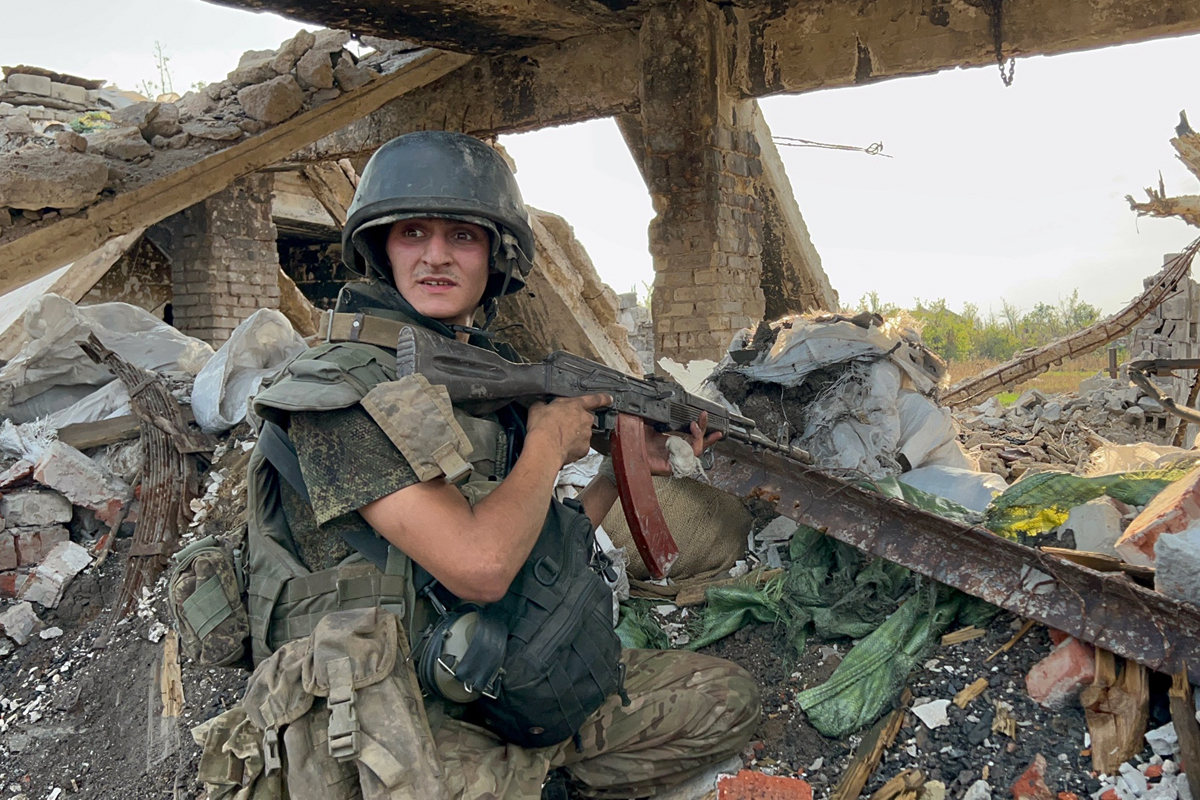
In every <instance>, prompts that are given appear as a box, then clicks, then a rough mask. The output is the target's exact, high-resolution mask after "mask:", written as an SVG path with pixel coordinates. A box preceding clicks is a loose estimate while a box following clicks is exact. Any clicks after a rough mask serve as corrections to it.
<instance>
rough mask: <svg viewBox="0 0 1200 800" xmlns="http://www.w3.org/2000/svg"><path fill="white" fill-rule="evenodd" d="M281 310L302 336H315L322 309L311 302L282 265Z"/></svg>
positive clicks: (280, 278) (280, 270) (280, 279)
mask: <svg viewBox="0 0 1200 800" xmlns="http://www.w3.org/2000/svg"><path fill="white" fill-rule="evenodd" d="M279 311H280V313H281V314H283V315H284V316H285V317H287V320H288V322H290V323H292V327H293V328H295V329H296V333H298V334H300V335H301V336H304V337H308V336H315V335H316V333H317V330H318V329H319V328H320V320H321V312H320V310H319V309H318V308H317V307H316V306H314V305H313V304H312V303H311V302H309V300H308V298H307V297H305V296H304V293H303V292H301V291H300V287H299V286H297V285H296V282H295V281H294V280H292V278H291V276H289V275H288V274H287V273H286V272H284V271H283V268H282V267H281V268H280V269H279Z"/></svg>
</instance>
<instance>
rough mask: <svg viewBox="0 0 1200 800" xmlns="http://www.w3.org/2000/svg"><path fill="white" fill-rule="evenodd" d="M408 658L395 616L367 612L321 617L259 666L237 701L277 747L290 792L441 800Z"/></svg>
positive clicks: (334, 799)
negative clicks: (310, 629)
mask: <svg viewBox="0 0 1200 800" xmlns="http://www.w3.org/2000/svg"><path fill="white" fill-rule="evenodd" d="M408 659H409V652H408V640H407V637H406V636H405V635H404V632H403V630H402V628H401V626H400V624H399V620H398V619H397V618H396V616H395V615H394V614H389V613H388V612H386V611H383V610H382V609H379V608H367V609H356V610H352V611H334V612H332V613H330V614H327V615H325V616H324V617H323V618H322V619H321V621H320V622H318V623H317V626H316V628H315V629H314V630H313V632H312V634H311V635H310V636H308V637H307V638H304V639H297V640H295V641H293V642H289V643H288V644H285V645H284V646H283V647H281V648H279V649H278V650H277V651H275V653H274V654H272V655H271V657H270V658H268V659H267V660H266V661H264V662H262V663H261V664H260V665H259V666H258V669H256V670H255V672H254V674H253V675H252V676H251V677H250V680H249V682H248V683H247V684H246V696H245V699H244V700H243V701H242V705H243V707H244V708H245V709H246V714H247V716H248V718H249V720H250V721H251V722H253V723H254V724H255V725H256V726H257V727H258V728H259V729H260V730H262V731H263V732H264V734H263V735H264V742H267V743H268V744H267V746H266V747H265V749H267V750H270V749H271V748H273V747H274V748H278V749H280V750H281V751H282V752H281V753H280V755H279V758H278V761H277V762H274V763H275V764H277V765H278V766H277V767H276V769H277V770H282V772H283V774H284V784H285V785H286V786H287V788H288V792H289V795H290V796H291V797H293V798H303V799H304V800H307V799H308V798H321V799H322V800H327V799H329V800H349V799H350V798H362V800H448V799H447V796H446V794H445V788H444V786H443V771H442V766H441V761H440V759H439V758H438V753H437V747H436V745H435V743H434V739H433V734H432V732H431V731H430V729H429V721H428V719H427V717H426V716H425V706H424V703H423V702H422V699H421V691H420V688H419V687H418V685H417V680H416V676H415V675H414V674H413V672H412V670H411V669H410V668H409V666H408ZM267 762H268V766H267V768H266V773H267V774H268V775H270V774H272V762H273V759H271V758H270V757H268V758H267Z"/></svg>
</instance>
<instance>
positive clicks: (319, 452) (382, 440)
mask: <svg viewBox="0 0 1200 800" xmlns="http://www.w3.org/2000/svg"><path fill="white" fill-rule="evenodd" d="M288 433H289V435H290V436H291V439H292V443H293V444H294V445H295V446H296V455H297V456H298V458H299V459H300V472H301V473H303V475H304V482H305V483H306V484H307V485H308V493H309V496H310V497H311V498H312V507H313V512H314V513H315V515H316V518H317V524H318V525H324V524H325V523H326V522H329V521H330V520H332V519H334V518H335V517H339V516H341V515H342V514H345V513H346V512H348V511H354V510H356V509H359V508H362V507H363V506H365V505H367V504H368V503H371V502H374V501H376V500H378V499H379V498H381V497H385V496H387V495H389V494H391V493H392V492H395V491H398V490H399V489H403V488H404V487H405V486H411V485H412V484H414V483H417V482H418V481H417V475H416V473H415V472H413V469H412V467H411V466H409V464H408V461H406V460H405V458H404V456H403V455H401V454H400V451H399V450H397V449H396V446H395V445H394V444H392V442H391V440H390V439H388V437H387V435H386V434H385V433H384V432H383V430H381V429H380V427H379V426H378V425H376V424H375V421H374V420H373V419H371V417H370V416H369V415H368V414H367V412H366V411H364V410H363V409H362V408H361V407H359V406H353V407H351V408H341V409H335V410H330V411H302V412H296V413H294V414H293V415H292V423H291V427H290V429H289V431H288Z"/></svg>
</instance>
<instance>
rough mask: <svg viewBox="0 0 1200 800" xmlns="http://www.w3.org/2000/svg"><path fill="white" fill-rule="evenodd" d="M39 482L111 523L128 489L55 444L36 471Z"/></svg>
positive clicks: (78, 454) (92, 463) (65, 446)
mask: <svg viewBox="0 0 1200 800" xmlns="http://www.w3.org/2000/svg"><path fill="white" fill-rule="evenodd" d="M33 478H34V480H36V481H37V482H38V483H40V484H42V485H44V486H49V487H50V488H51V489H54V490H55V491H58V492H61V493H62V494H64V495H66V497H67V499H68V500H70V501H71V502H72V503H74V504H75V505H77V506H83V507H84V508H90V509H91V510H92V511H95V512H96V516H97V517H98V518H100V519H101V520H103V521H104V522H106V523H108V524H110V525H111V524H112V521H113V520H114V519H116V517H117V513H118V512H119V511H120V510H121V506H122V505H123V503H122V500H121V498H122V497H124V495H125V493H126V491H127V489H126V487H125V485H124V483H123V482H122V481H121V480H120V479H119V478H116V477H115V476H114V475H112V473H110V472H108V471H107V470H105V469H104V468H103V467H101V466H100V465H99V464H97V463H96V462H95V461H93V460H92V459H90V458H88V457H87V456H85V455H84V454H83V453H81V452H79V451H78V450H76V449H75V448H74V447H71V446H70V445H69V444H64V443H63V442H54V443H53V444H52V445H50V446H49V447H48V448H46V452H45V453H43V454H42V457H41V459H39V460H38V463H37V466H36V467H35V468H34V470H33Z"/></svg>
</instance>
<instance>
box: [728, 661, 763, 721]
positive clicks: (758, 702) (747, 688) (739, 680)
mask: <svg viewBox="0 0 1200 800" xmlns="http://www.w3.org/2000/svg"><path fill="white" fill-rule="evenodd" d="M726 682H727V685H728V695H727V698H726V701H725V702H726V705H727V707H728V708H729V711H730V716H731V717H733V718H734V719H735V720H736V722H735V723H734V727H735V728H737V729H741V728H745V729H746V735H747V736H749V735H750V733H751V732H753V730H754V726H755V725H757V724H758V718H759V714H760V713H761V711H762V695H761V692H760V690H759V688H758V683H757V682H756V681H755V680H754V678H753V677H751V675H750V673H749V672H747V671H746V670H744V669H742V668H741V667H739V666H736V665H735V666H734V668H733V672H732V674H731V675H730V676H729V677H728V679H727V681H726Z"/></svg>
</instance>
